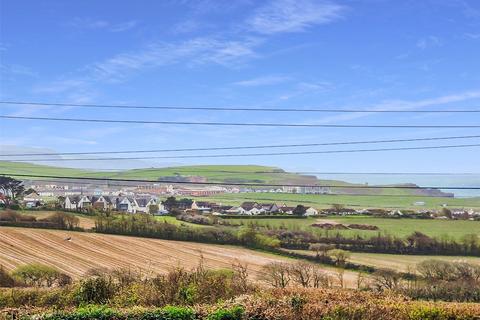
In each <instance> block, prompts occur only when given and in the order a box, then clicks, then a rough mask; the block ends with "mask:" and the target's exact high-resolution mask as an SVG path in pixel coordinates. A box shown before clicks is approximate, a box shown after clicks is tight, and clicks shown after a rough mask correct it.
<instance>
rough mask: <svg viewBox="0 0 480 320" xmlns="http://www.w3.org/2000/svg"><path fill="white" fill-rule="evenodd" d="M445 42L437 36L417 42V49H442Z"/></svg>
mask: <svg viewBox="0 0 480 320" xmlns="http://www.w3.org/2000/svg"><path fill="white" fill-rule="evenodd" d="M442 45H443V42H442V40H441V39H440V38H438V37H436V36H428V37H425V38H422V39H419V40H418V41H417V47H418V48H420V49H422V50H424V49H427V48H431V47H441V46H442Z"/></svg>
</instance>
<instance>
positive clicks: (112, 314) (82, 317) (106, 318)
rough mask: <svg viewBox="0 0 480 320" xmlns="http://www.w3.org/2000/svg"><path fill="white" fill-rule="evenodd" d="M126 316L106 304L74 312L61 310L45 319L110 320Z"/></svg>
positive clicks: (44, 319) (44, 318)
mask: <svg viewBox="0 0 480 320" xmlns="http://www.w3.org/2000/svg"><path fill="white" fill-rule="evenodd" d="M121 318H124V317H122V316H121V314H119V313H118V312H117V311H115V310H113V309H111V308H108V307H106V306H95V305H92V306H86V307H83V308H78V309H77V310H75V311H74V312H68V313H66V312H60V313H53V314H50V315H46V316H45V317H43V320H90V319H95V320H110V319H112V320H113V319H121Z"/></svg>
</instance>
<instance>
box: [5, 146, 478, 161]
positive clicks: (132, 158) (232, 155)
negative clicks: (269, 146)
mask: <svg viewBox="0 0 480 320" xmlns="http://www.w3.org/2000/svg"><path fill="white" fill-rule="evenodd" d="M471 147H480V144H460V145H443V146H422V147H404V148H381V149H354V150H322V151H299V152H270V153H244V154H209V155H205V154H203V155H178V156H149V157H110V158H57V159H55V158H50V159H45V158H43V159H42V158H39V159H9V160H8V161H12V162H32V161H111V160H152V159H197V158H240V157H258V156H286V155H308V154H336V153H361V152H382V151H407V150H432V149H452V148H471Z"/></svg>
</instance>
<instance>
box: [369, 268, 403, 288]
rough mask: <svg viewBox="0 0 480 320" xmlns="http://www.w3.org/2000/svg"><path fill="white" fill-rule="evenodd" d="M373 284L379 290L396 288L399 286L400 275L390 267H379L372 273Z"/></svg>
mask: <svg viewBox="0 0 480 320" xmlns="http://www.w3.org/2000/svg"><path fill="white" fill-rule="evenodd" d="M372 278H373V284H374V286H375V287H376V288H377V289H379V290H396V289H399V288H400V285H401V280H402V276H401V274H400V273H398V272H395V271H394V270H390V269H380V270H377V271H375V272H374V273H373V275H372Z"/></svg>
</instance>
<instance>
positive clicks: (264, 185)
mask: <svg viewBox="0 0 480 320" xmlns="http://www.w3.org/2000/svg"><path fill="white" fill-rule="evenodd" d="M0 176H14V177H32V178H33V177H34V178H52V179H78V180H91V181H120V182H121V181H124V182H145V183H171V184H188V185H224V186H250V187H304V188H312V187H313V188H316V187H323V188H345V189H415V190H425V189H445V190H480V186H475V187H464V186H433V187H420V186H410V185H400V186H391V185H388V186H377V185H375V186H366V185H347V186H345V185H343V186H341V185H304V184H275V183H243V182H232V183H226V182H198V181H195V182H191V181H175V180H156V181H155V180H146V179H113V178H96V177H72V176H56V175H38V174H20V173H2V172H0Z"/></svg>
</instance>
